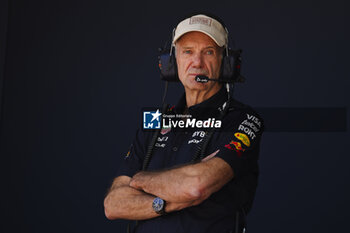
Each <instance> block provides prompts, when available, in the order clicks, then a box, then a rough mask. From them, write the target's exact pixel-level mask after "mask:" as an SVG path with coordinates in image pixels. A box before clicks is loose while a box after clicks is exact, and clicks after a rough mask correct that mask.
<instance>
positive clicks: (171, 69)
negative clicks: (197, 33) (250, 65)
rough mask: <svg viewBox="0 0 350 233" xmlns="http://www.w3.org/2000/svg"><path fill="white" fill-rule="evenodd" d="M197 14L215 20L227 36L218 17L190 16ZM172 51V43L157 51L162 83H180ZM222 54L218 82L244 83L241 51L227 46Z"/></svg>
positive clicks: (210, 15)
mask: <svg viewBox="0 0 350 233" xmlns="http://www.w3.org/2000/svg"><path fill="white" fill-rule="evenodd" d="M198 14H202V15H206V16H208V17H211V18H213V19H215V20H217V21H218V22H219V23H220V24H221V25H222V26H223V28H224V29H225V30H226V32H227V35H228V30H227V28H226V27H225V25H224V23H223V21H222V20H221V19H220V18H219V17H217V16H214V15H212V14H207V13H196V14H192V16H194V15H198ZM190 17H191V16H190ZM186 18H189V17H186ZM180 22H181V21H180ZM175 30H176V28H174V29H173V34H174V32H175ZM174 50H175V48H174V45H173V44H172V43H167V44H166V45H165V46H164V47H163V48H160V49H159V52H160V54H159V56H158V65H159V69H160V77H161V80H163V81H168V82H179V81H180V80H179V77H178V73H177V64H176V58H175V51H174ZM223 53H224V54H223V58H222V63H221V71H220V77H219V82H223V83H235V82H241V83H242V82H244V81H245V78H244V77H243V76H241V63H242V57H241V53H242V50H241V49H238V50H233V49H231V48H229V45H228V44H227V45H226V46H225V48H224V52H223Z"/></svg>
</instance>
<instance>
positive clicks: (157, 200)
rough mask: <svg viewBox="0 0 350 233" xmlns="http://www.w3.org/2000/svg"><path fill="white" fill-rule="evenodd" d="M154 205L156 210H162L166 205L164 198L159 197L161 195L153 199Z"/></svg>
mask: <svg viewBox="0 0 350 233" xmlns="http://www.w3.org/2000/svg"><path fill="white" fill-rule="evenodd" d="M152 207H153V209H154V211H155V212H160V211H161V210H162V209H163V207H164V201H163V199H161V198H159V197H156V198H155V199H154V200H153V204H152Z"/></svg>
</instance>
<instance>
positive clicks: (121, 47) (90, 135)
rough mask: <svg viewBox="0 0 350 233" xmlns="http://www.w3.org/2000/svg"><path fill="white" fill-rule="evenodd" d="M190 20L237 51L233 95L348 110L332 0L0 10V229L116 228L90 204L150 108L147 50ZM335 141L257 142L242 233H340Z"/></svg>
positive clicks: (344, 35) (343, 140)
mask: <svg viewBox="0 0 350 233" xmlns="http://www.w3.org/2000/svg"><path fill="white" fill-rule="evenodd" d="M195 10H205V11H211V12H213V13H215V14H217V15H219V16H221V17H222V18H223V20H224V21H225V23H226V25H227V27H228V29H229V31H230V35H231V37H232V38H234V40H235V43H236V46H237V47H239V48H242V49H243V59H244V64H243V74H244V76H245V77H246V78H247V81H246V83H245V84H239V85H237V88H236V93H235V96H236V97H237V99H239V100H241V101H243V102H245V103H247V104H249V105H251V106H254V107H287V108H288V107H346V108H347V109H349V99H350V98H349V92H346V90H348V89H349V69H348V67H349V64H348V63H349V58H348V55H349V40H350V38H349V29H348V27H349V26H348V24H349V15H348V12H349V8H348V3H346V1H345V0H343V1H341V0H336V1H311V0H303V1H302V0H295V1H291V0H288V1H273V0H267V1H257V0H254V1H253V0H247V1H220V0H219V1H206V2H203V1H197V2H195V1H159V2H154V1H152V2H148V1H143V2H134V1H123V2H122V1H115V0H99V1H97V0H96V1H92V0H51V1H48V0H32V1H25V0H8V1H6V0H5V1H4V0H1V3H0V20H1V21H0V71H1V72H0V94H1V95H0V96H1V97H0V98H1V108H0V111H1V125H0V127H1V128H0V130H1V132H0V133H1V142H0V143H1V144H0V154H1V157H0V158H1V162H0V164H1V174H0V175H1V187H2V188H1V190H2V191H1V199H0V200H1V203H0V204H1V214H2V216H1V225H0V227H1V228H0V231H1V232H26V233H29V232H30V233H32V232H33V233H34V232H35V233H41V232H43V233H44V232H45V233H48V232H52V233H56V232H65V233H68V232H74V233H76V232H89V233H92V232H96V233H101V232H106V233H107V232H124V230H125V226H126V225H125V222H124V221H113V222H111V221H108V220H107V219H106V218H105V217H104V213H103V198H104V195H105V193H106V190H107V188H108V186H109V185H110V183H111V181H112V179H113V176H114V173H115V171H116V169H117V168H118V163H119V161H120V160H121V158H122V157H123V156H124V154H125V153H126V152H127V150H128V147H129V144H130V142H131V140H132V138H133V136H134V133H135V129H136V127H137V126H138V125H139V123H138V120H139V114H140V110H141V108H142V107H145V106H154V105H158V104H159V103H160V100H161V95H162V90H163V86H162V83H161V82H160V81H159V73H158V70H157V48H158V47H159V46H161V45H162V44H164V43H165V41H166V40H167V39H169V38H170V34H171V31H172V27H174V26H175V24H176V22H177V21H178V20H179V19H180V18H182V17H183V16H184V15H185V14H187V13H190V12H192V11H195ZM180 93H182V89H181V87H180V86H178V85H171V87H170V93H169V98H168V100H169V102H174V101H175V100H176V99H177V97H178V96H179V95H180ZM347 113H348V115H349V112H347ZM276 120H279V118H278V117H276ZM347 122H348V123H349V117H348V118H347ZM310 124H312V122H310ZM330 124H332V122H330ZM349 138H350V137H349V132H348V131H346V132H331V133H330V132H329V133H327V132H294V133H288V132H266V133H265V134H264V137H263V139H262V147H261V159H260V164H261V177H260V183H259V187H258V190H257V195H256V201H255V204H254V207H253V210H252V212H251V213H250V216H249V219H248V224H249V228H250V232H251V233H253V232H264V233H265V232H266V233H273V232H276V233H280V232H283V233H296V232H298V233H299V232H318V233H323V232H347V231H348V218H349V216H350V215H349V207H350V206H349V201H348V197H349V196H350V191H349V189H348V187H349V181H348V179H349V178H350V174H349V169H348V166H349V165H348V164H349V162H350V158H349V157H350V153H349V149H348V147H347V144H348V143H349Z"/></svg>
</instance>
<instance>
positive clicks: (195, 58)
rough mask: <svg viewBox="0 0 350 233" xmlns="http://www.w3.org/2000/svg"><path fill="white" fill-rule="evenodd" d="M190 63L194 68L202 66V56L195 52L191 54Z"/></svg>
mask: <svg viewBox="0 0 350 233" xmlns="http://www.w3.org/2000/svg"><path fill="white" fill-rule="evenodd" d="M192 65H193V66H194V67H196V68H200V67H202V66H203V56H202V54H200V53H196V54H194V55H193V61H192Z"/></svg>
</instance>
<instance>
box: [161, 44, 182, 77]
mask: <svg viewBox="0 0 350 233" xmlns="http://www.w3.org/2000/svg"><path fill="white" fill-rule="evenodd" d="M158 62H159V69H160V78H161V80H164V81H168V82H179V81H180V80H179V77H178V74H177V64H176V58H175V55H174V54H170V49H162V50H161V54H160V55H159V56H158Z"/></svg>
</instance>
